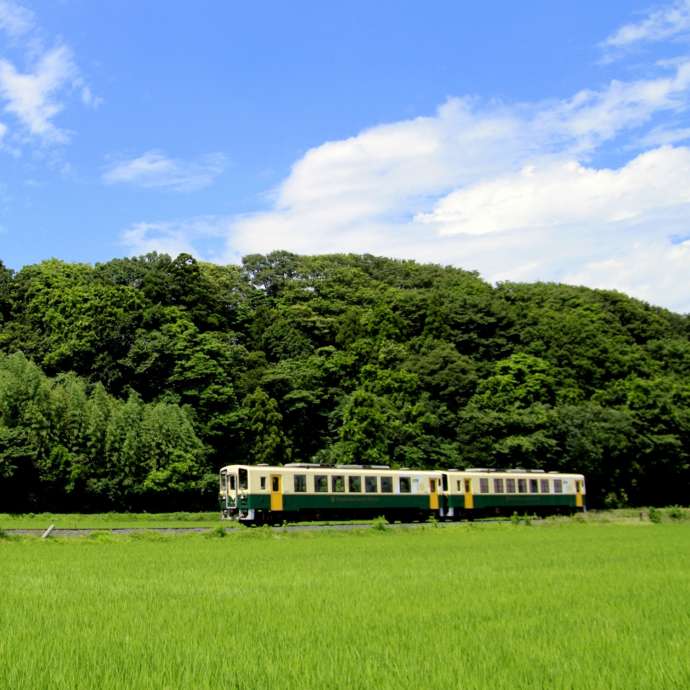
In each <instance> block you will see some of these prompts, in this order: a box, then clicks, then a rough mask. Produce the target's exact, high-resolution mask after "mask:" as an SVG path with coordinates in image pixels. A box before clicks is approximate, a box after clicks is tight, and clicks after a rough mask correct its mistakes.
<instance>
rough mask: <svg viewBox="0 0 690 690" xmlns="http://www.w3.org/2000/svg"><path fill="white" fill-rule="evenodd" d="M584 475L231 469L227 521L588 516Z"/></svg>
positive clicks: (225, 482) (227, 471) (224, 477)
mask: <svg viewBox="0 0 690 690" xmlns="http://www.w3.org/2000/svg"><path fill="white" fill-rule="evenodd" d="M585 493H586V492H585V478H584V476H583V475H581V474H564V473H560V472H544V471H543V470H524V469H512V470H494V469H488V468H471V469H466V470H410V469H399V470H393V469H391V468H390V467H388V466H387V465H317V464H311V463H291V464H287V465H284V466H276V467H271V466H268V465H228V466H227V467H223V468H222V469H221V470H220V505H221V511H222V515H223V517H225V518H229V519H237V520H239V521H240V522H247V523H255V524H256V523H265V522H282V521H283V520H300V519H302V520H304V519H325V518H343V519H348V518H349V519H352V518H370V517H377V516H379V515H385V516H386V517H387V518H388V519H391V520H406V519H407V520H409V519H426V518H429V517H431V516H434V517H436V518H438V519H466V518H470V519H471V518H472V517H475V516H477V517H479V516H489V515H501V514H503V515H505V514H507V515H510V514H512V513H514V512H518V513H524V512H529V513H534V514H538V515H544V514H553V513H573V512H576V511H581V510H584V509H585Z"/></svg>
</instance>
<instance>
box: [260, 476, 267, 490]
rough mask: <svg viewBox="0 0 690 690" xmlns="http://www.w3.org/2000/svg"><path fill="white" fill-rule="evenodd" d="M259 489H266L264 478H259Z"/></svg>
mask: <svg viewBox="0 0 690 690" xmlns="http://www.w3.org/2000/svg"><path fill="white" fill-rule="evenodd" d="M259 488H261V489H265V488H266V477H259Z"/></svg>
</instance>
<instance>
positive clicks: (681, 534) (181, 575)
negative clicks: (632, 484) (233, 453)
mask: <svg viewBox="0 0 690 690" xmlns="http://www.w3.org/2000/svg"><path fill="white" fill-rule="evenodd" d="M689 543H690V524H689V523H687V522H679V523H663V524H657V525H653V524H650V523H649V522H639V521H638V523H637V524H634V523H631V524H629V525H620V524H578V523H561V522H551V523H543V524H540V526H532V527H527V526H514V525H512V524H493V525H490V524H487V525H453V526H450V527H445V528H441V529H436V528H434V527H432V526H429V527H424V528H420V529H417V530H412V531H410V530H402V529H395V528H391V529H386V530H383V531H379V530H374V529H366V530H362V531H360V532H356V533H351V532H348V533H333V532H325V533H323V532H322V533H297V534H294V533H283V532H282V531H277V532H274V531H271V530H266V529H257V530H238V532H237V533H235V534H230V535H228V536H226V537H225V538H222V539H221V538H217V537H211V536H206V535H192V536H189V537H165V536H160V535H139V536H136V537H123V536H110V535H98V536H97V537H95V538H85V539H72V540H68V539H54V540H45V541H42V540H39V539H35V538H23V539H20V538H12V539H0V583H2V592H1V596H0V630H2V635H0V660H1V661H0V687H1V688H12V689H13V690H21V689H23V688H27V689H28V688H31V689H32V690H33V689H34V688H46V689H51V688H70V689H72V688H85V689H86V688H89V689H91V688H104V689H108V688H147V689H148V688H153V689H157V688H194V689H202V688H238V689H239V688H242V689H249V688H257V689H258V688H280V689H281V690H282V689H288V690H289V689H291V688H300V689H301V688H315V689H319V690H321V689H326V688H376V689H379V688H382V689H387V688H390V689H393V688H444V689H446V688H478V689H479V688H482V689H483V688H499V689H504V688H505V689H508V688H510V689H511V690H513V689H515V688H549V689H552V688H578V689H580V688H592V689H596V690H599V689H600V688H626V689H628V688H636V689H639V688H686V687H690V667H689V666H688V663H687V650H688V648H690V549H688V544H689Z"/></svg>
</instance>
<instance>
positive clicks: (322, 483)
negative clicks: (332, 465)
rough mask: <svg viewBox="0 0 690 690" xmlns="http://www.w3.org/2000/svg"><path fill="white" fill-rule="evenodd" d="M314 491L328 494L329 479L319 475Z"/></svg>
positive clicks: (315, 478) (315, 479)
mask: <svg viewBox="0 0 690 690" xmlns="http://www.w3.org/2000/svg"><path fill="white" fill-rule="evenodd" d="M314 491H317V492H319V493H327V492H328V477H326V476H325V475H323V474H317V475H316V476H315V477H314Z"/></svg>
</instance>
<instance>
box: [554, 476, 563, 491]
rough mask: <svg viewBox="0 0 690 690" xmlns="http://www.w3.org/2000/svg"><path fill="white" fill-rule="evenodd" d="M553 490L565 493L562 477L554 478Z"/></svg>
mask: <svg viewBox="0 0 690 690" xmlns="http://www.w3.org/2000/svg"><path fill="white" fill-rule="evenodd" d="M553 492H554V493H555V494H562V493H563V480H562V479H554V480H553Z"/></svg>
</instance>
